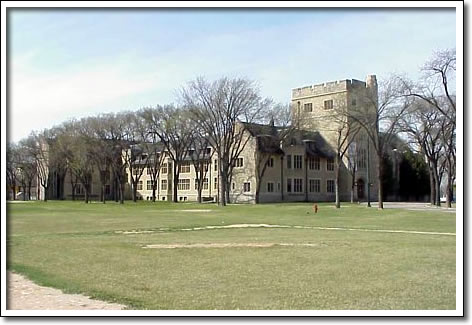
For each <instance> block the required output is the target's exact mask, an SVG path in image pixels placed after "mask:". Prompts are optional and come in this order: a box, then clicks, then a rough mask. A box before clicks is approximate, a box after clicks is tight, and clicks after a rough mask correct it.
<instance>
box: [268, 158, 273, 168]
mask: <svg viewBox="0 0 472 325" xmlns="http://www.w3.org/2000/svg"><path fill="white" fill-rule="evenodd" d="M267 167H274V158H272V157H270V158H269V160H267Z"/></svg>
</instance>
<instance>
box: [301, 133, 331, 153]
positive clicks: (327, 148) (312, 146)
mask: <svg viewBox="0 0 472 325" xmlns="http://www.w3.org/2000/svg"><path fill="white" fill-rule="evenodd" d="M301 132H302V139H303V141H304V142H305V143H306V146H305V147H306V153H307V155H308V156H312V157H325V158H334V157H335V156H336V151H335V150H334V149H333V148H332V147H331V145H330V144H329V143H328V142H327V141H326V140H325V138H323V136H322V135H321V134H320V133H319V132H316V131H315V132H313V131H311V132H310V131H301Z"/></svg>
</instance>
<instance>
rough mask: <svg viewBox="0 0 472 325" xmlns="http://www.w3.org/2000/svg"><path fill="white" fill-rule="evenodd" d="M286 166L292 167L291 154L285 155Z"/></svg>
mask: <svg viewBox="0 0 472 325" xmlns="http://www.w3.org/2000/svg"><path fill="white" fill-rule="evenodd" d="M287 168H288V169H291V168H292V155H287Z"/></svg>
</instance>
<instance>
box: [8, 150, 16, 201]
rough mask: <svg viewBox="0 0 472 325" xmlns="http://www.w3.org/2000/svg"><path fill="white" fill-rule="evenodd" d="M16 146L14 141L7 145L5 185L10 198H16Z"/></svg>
mask: <svg viewBox="0 0 472 325" xmlns="http://www.w3.org/2000/svg"><path fill="white" fill-rule="evenodd" d="M17 162H18V147H17V145H15V144H14V143H8V145H7V185H8V188H9V190H10V191H11V198H13V200H16V182H17V179H18V165H17Z"/></svg>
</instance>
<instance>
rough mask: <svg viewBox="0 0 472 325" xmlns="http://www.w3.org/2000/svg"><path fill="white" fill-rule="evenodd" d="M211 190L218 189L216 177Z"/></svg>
mask: <svg viewBox="0 0 472 325" xmlns="http://www.w3.org/2000/svg"><path fill="white" fill-rule="evenodd" d="M213 188H214V189H215V190H217V189H218V178H217V177H215V179H214V183H213Z"/></svg>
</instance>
